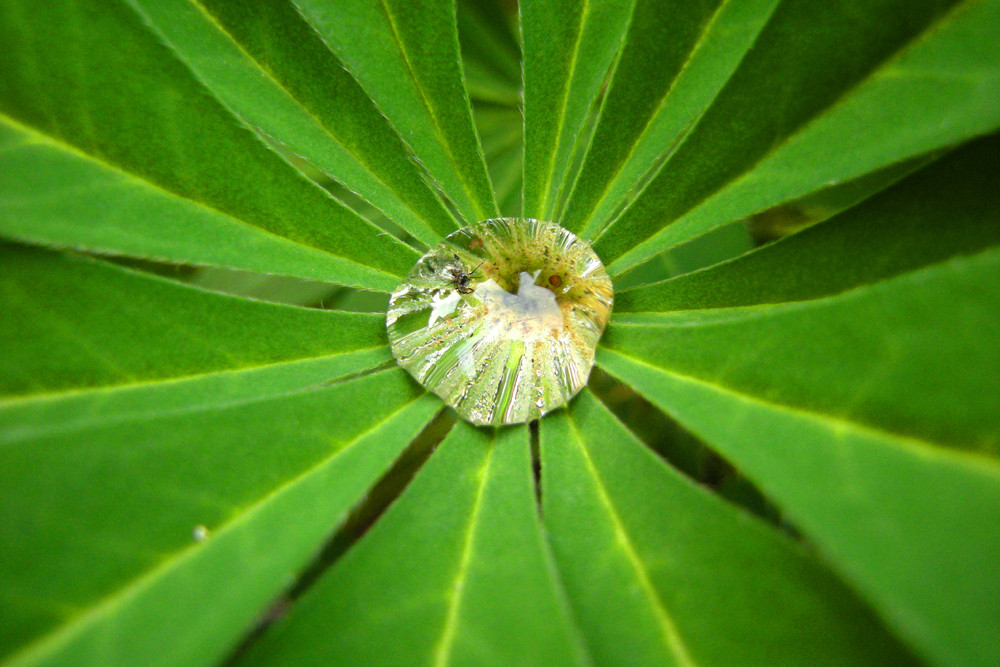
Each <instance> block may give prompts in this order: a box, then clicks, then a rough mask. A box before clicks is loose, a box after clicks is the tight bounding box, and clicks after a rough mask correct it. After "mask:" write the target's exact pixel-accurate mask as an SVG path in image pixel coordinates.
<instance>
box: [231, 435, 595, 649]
mask: <svg viewBox="0 0 1000 667" xmlns="http://www.w3.org/2000/svg"><path fill="white" fill-rule="evenodd" d="M494 438H496V440H497V441H496V442H492V441H493V439H494ZM517 545H520V548H518V546H517ZM546 561H547V557H546V555H545V552H544V547H543V542H542V536H541V532H540V527H539V525H538V519H537V511H536V509H535V507H534V498H533V493H532V489H531V480H530V463H529V457H528V442H527V432H526V429H524V428H520V429H507V430H505V431H502V432H500V433H499V434H498V435H494V434H492V433H490V432H489V431H485V430H476V429H474V428H473V427H471V426H469V425H468V424H466V423H464V422H459V423H458V424H457V425H456V426H455V428H454V429H453V430H452V432H451V434H449V436H448V438H446V440H445V441H444V443H442V445H441V446H440V447H439V448H438V450H437V451H436V452H435V454H434V456H433V457H432V458H431V459H430V461H428V463H427V464H426V466H425V467H424V469H423V470H422V471H421V472H420V473H419V474H418V476H417V478H416V479H415V480H414V481H413V482H412V484H411V485H410V487H409V488H408V489H407V491H406V492H404V494H403V496H402V497H401V498H400V499H399V501H398V502H396V503H395V504H394V505H393V506H392V507H391V508H390V509H389V510H388V512H387V513H386V515H385V516H384V517H383V519H382V520H381V521H380V522H379V523H378V524H376V525H375V527H374V528H373V529H372V530H371V532H369V534H368V536H366V538H364V539H363V540H362V541H361V542H360V543H359V544H358V545H356V547H355V548H354V549H353V550H352V551H351V552H349V553H348V554H347V556H345V558H344V560H343V561H341V562H340V563H339V564H337V565H336V566H335V567H334V569H333V570H332V571H331V572H330V573H329V574H328V575H326V577H325V580H324V581H322V582H321V583H320V584H319V585H318V586H317V587H316V588H315V589H313V591H311V592H310V594H309V596H307V598H306V599H303V600H302V601H301V603H300V605H299V606H298V607H297V609H296V610H294V611H293V612H292V613H291V614H290V615H289V617H288V618H287V619H286V620H285V621H283V622H281V623H279V624H278V625H277V626H276V627H275V628H274V629H273V630H272V631H271V632H270V633H269V634H268V636H265V637H264V638H263V640H262V641H261V642H259V643H257V644H256V645H255V646H254V647H253V648H254V649H255V650H256V651H255V652H254V651H253V650H252V651H251V654H250V656H249V660H248V662H249V663H250V664H255V663H261V662H265V663H269V662H270V661H273V660H275V659H277V660H280V661H281V662H283V663H285V664H300V663H302V662H310V661H316V660H323V659H325V658H328V657H331V656H337V657H338V659H344V658H347V659H349V660H353V659H361V660H362V661H363V662H364V663H365V664H393V663H398V662H399V661H400V660H405V661H411V662H412V661H416V660H420V661H427V662H433V663H435V664H441V665H443V664H451V663H453V662H454V663H467V662H478V663H481V664H509V662H510V659H511V658H513V659H514V660H515V661H517V662H522V661H525V660H527V661H529V662H537V664H578V663H579V662H581V660H582V656H581V654H580V652H579V648H578V646H576V644H575V641H574V637H573V631H572V629H571V626H570V622H569V620H568V617H567V616H566V614H565V609H563V608H562V605H561V603H560V601H559V599H558V597H557V593H556V589H555V584H554V582H553V580H552V573H551V571H550V569H549V566H547V565H546ZM400 563H404V564H405V563H413V565H410V566H405V565H404V566H403V567H400ZM417 564H419V565H417ZM528 581H530V582H531V584H530V585H528V584H527V582H528ZM515 582H524V583H523V584H522V583H518V584H517V585H514V584H515ZM345 587H346V589H345ZM335 591H336V592H335ZM348 591H350V592H348ZM352 600H363V601H364V604H363V605H362V606H360V607H359V606H358V605H356V604H354V603H353V602H352ZM320 628H321V629H322V632H321V634H319V635H317V634H316V630H317V629H320ZM375 638H385V639H386V641H376V640H375ZM389 638H392V641H389Z"/></svg>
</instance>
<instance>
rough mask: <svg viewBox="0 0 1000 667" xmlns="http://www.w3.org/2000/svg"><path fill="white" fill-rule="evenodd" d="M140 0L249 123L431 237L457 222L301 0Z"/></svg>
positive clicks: (158, 27) (145, 13)
mask: <svg viewBox="0 0 1000 667" xmlns="http://www.w3.org/2000/svg"><path fill="white" fill-rule="evenodd" d="M131 2H132V4H133V5H134V6H135V7H136V8H137V10H138V11H139V12H140V13H141V14H142V15H143V16H144V17H145V18H146V19H147V20H148V21H149V22H150V23H151V24H152V26H153V27H154V28H155V29H156V30H157V32H158V34H160V35H161V36H162V37H163V38H164V41H166V42H167V43H168V44H169V45H170V46H171V47H172V48H173V49H174V50H175V51H176V52H177V54H178V56H179V57H180V58H181V59H182V60H183V61H184V62H185V63H186V64H187V65H188V67H190V68H191V70H192V71H193V72H194V73H195V74H196V75H197V76H198V78H199V79H201V80H202V81H203V82H204V83H205V85H206V86H207V87H208V88H209V89H210V90H211V91H212V92H213V93H214V94H215V95H216V96H218V98H219V99H220V100H221V101H222V102H223V103H225V104H226V105H227V106H229V107H230V108H231V109H232V110H233V111H234V112H235V113H236V114H238V115H239V116H240V117H241V118H243V119H244V120H245V121H246V122H247V123H248V124H250V125H252V126H253V127H256V128H258V129H260V130H261V131H263V132H264V133H266V134H267V135H268V136H270V137H271V138H273V139H274V140H275V141H277V142H279V143H281V144H283V145H284V146H286V147H287V148H288V149H289V150H291V151H293V152H294V153H296V154H297V155H299V156H301V157H302V158H305V159H306V160H308V161H309V162H310V164H312V165H313V166H315V167H316V168H318V169H319V170H321V171H322V172H323V173H325V174H327V175H329V176H330V177H331V178H334V179H336V180H337V181H338V182H340V183H341V184H342V185H343V186H345V187H347V188H348V189H350V190H352V191H354V192H356V193H358V194H359V195H360V196H362V197H363V198H364V199H365V200H366V201H368V202H370V203H371V204H373V205H374V206H376V207H378V208H379V209H381V210H382V211H383V212H384V213H385V214H386V215H387V216H389V217H390V218H391V219H392V220H393V221H394V222H395V223H396V224H398V225H399V226H401V227H402V228H403V229H405V230H407V231H408V232H410V233H411V234H413V235H414V236H415V237H417V238H418V239H420V240H421V241H423V242H424V243H428V244H433V243H435V242H437V241H438V240H440V237H441V236H443V235H445V234H447V233H449V232H450V231H453V230H454V229H455V221H454V219H452V218H451V216H450V214H449V213H448V211H447V210H446V209H445V208H444V206H443V205H442V204H441V202H439V201H438V200H437V199H435V197H434V195H433V193H432V192H431V190H430V189H429V188H428V187H427V185H426V183H425V182H424V181H423V179H422V177H421V175H420V173H419V172H418V171H417V168H416V165H415V164H414V163H413V162H412V161H411V160H410V159H409V158H408V156H407V154H406V150H405V148H404V147H403V144H402V143H401V142H400V141H399V139H398V137H396V135H395V134H394V133H393V132H392V129H391V128H390V127H389V125H388V123H386V121H385V118H384V117H383V116H382V115H381V114H380V113H379V112H378V109H376V108H375V105H374V104H372V102H371V100H369V99H368V97H367V96H366V95H365V93H364V91H363V90H362V89H361V87H360V86H358V84H357V82H355V81H354V79H352V78H351V76H350V74H348V73H347V72H346V71H344V69H343V66H342V65H341V63H340V62H339V61H338V60H337V59H336V57H334V55H333V54H332V53H331V52H330V50H329V49H327V48H326V46H325V45H324V44H323V43H322V42H321V41H320V40H319V38H318V37H317V36H316V34H315V32H313V31H312V30H311V29H310V28H309V26H308V25H307V24H306V23H305V22H304V21H303V20H302V17H301V16H300V15H299V14H298V13H297V12H296V11H295V8H294V6H293V5H292V4H291V3H289V2H268V3H260V4H257V5H253V6H251V5H244V4H240V3H233V2H222V1H219V0H203V1H199V0H169V1H167V2H152V1H150V0H131Z"/></svg>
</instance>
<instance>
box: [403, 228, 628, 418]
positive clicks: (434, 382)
mask: <svg viewBox="0 0 1000 667" xmlns="http://www.w3.org/2000/svg"><path fill="white" fill-rule="evenodd" d="M612 301H613V290H612V287H611V280H610V278H608V274H607V272H606V271H605V270H604V265H603V264H601V260H600V259H598V257H597V255H595V254H594V251H593V250H591V248H590V246H589V245H588V244H587V243H586V242H584V241H582V240H580V239H578V238H577V237H576V236H574V235H573V234H571V233H570V232H568V231H566V230H565V229H563V228H562V227H560V226H558V225H556V224H553V223H551V222H541V221H538V220H531V219H519V218H497V219H495V220H487V221H485V222H482V223H479V224H476V225H472V226H471V227H466V228H464V229H460V230H459V231H457V232H454V233H452V234H450V235H448V238H446V239H445V240H444V242H442V243H440V244H439V245H437V246H436V247H434V248H431V249H430V250H429V251H428V252H427V253H426V254H425V255H424V256H423V257H421V258H420V260H419V261H417V263H416V265H415V266H414V267H413V269H412V270H411V271H410V273H409V275H408V276H407V277H406V280H405V281H404V282H403V283H402V284H401V285H400V286H399V287H398V288H397V289H396V291H395V292H393V294H392V298H391V299H390V301H389V312H388V314H387V316H386V324H387V326H388V329H389V342H390V344H391V345H392V353H393V355H394V356H395V357H396V360H397V361H398V362H399V365H400V366H402V367H403V368H405V369H406V370H407V371H409V372H410V374H412V375H413V377H415V378H416V379H417V381H419V382H420V383H421V384H423V385H424V386H425V387H427V389H429V390H430V391H433V392H434V393H435V394H437V395H438V396H440V397H441V398H442V399H443V400H444V401H445V403H447V404H448V405H450V406H452V407H453V408H455V410H456V411H457V412H458V414H459V415H461V416H462V417H463V418H464V419H466V420H468V421H470V422H472V423H474V424H479V425H487V424H490V425H500V424H518V423H522V422H526V421H530V420H532V419H535V418H537V417H540V416H542V415H544V414H545V413H547V412H549V411H551V410H553V409H555V408H557V407H559V406H561V405H563V404H564V403H566V402H567V401H568V400H569V399H570V398H572V397H573V396H574V395H575V394H576V393H577V392H578V391H579V390H580V389H581V388H582V387H583V386H584V385H585V384H586V383H587V378H588V377H589V375H590V369H591V368H592V367H593V365H594V351H595V349H596V348H597V341H598V340H599V339H600V337H601V334H602V333H603V332H604V327H605V325H606V324H607V322H608V318H609V316H610V315H611V306H612Z"/></svg>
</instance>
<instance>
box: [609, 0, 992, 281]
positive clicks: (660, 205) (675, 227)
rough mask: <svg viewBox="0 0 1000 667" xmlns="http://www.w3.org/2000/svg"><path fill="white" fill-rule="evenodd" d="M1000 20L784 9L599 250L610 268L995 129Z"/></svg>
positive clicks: (975, 12) (984, 10)
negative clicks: (726, 224) (999, 28)
mask: <svg viewBox="0 0 1000 667" xmlns="http://www.w3.org/2000/svg"><path fill="white" fill-rule="evenodd" d="M814 25H823V26H824V29H823V30H822V31H817V30H811V29H809V27H808V26H814ZM998 25H1000V5H997V4H996V3H995V2H991V1H990V0H964V1H961V2H954V1H951V0H926V1H922V2H916V3H914V2H905V3H903V2H896V1H895V0H885V1H882V2H872V3H865V4H863V5H856V6H855V5H852V9H851V11H849V12H848V11H843V12H833V11H831V10H830V7H829V5H821V4H814V3H792V2H788V3H784V4H782V5H781V6H780V7H779V8H778V9H777V10H776V11H775V13H774V14H773V16H772V18H771V21H770V22H769V24H768V25H767V26H766V27H765V28H764V30H763V31H762V32H761V34H760V36H759V37H758V39H757V42H756V45H755V47H754V48H753V49H751V51H750V52H749V53H748V54H747V56H746V58H744V60H743V62H742V63H741V65H740V67H739V68H738V69H737V71H736V72H735V73H734V74H733V76H732V78H731V79H730V80H729V82H728V83H727V85H726V87H725V88H724V89H723V91H722V92H721V93H720V94H719V96H718V98H717V99H716V100H715V103H714V104H713V106H712V108H710V109H709V110H708V111H706V113H705V115H704V116H703V117H702V118H701V120H700V122H699V124H698V126H697V127H696V128H695V129H694V130H692V131H691V133H690V134H689V135H688V137H687V139H686V140H685V141H684V142H683V143H682V144H681V145H680V147H678V149H677V151H676V152H675V153H674V154H673V155H672V156H671V157H670V159H669V161H668V162H667V164H666V165H665V166H664V167H663V168H662V170H661V171H660V172H659V173H658V174H657V176H656V178H655V179H654V180H653V181H652V182H651V183H650V184H649V185H648V186H647V187H646V188H645V190H644V191H643V192H642V193H641V194H639V196H638V198H637V199H636V200H635V202H634V203H633V204H632V205H631V206H630V207H629V208H628V209H626V210H625V211H624V212H623V213H622V215H621V216H619V217H618V218H617V219H616V220H615V221H614V222H613V223H612V224H611V226H610V227H608V228H607V231H606V232H605V233H604V235H602V236H601V237H600V239H599V240H598V241H597V242H596V243H595V246H594V247H595V250H596V251H597V253H598V254H599V255H600V256H601V258H602V259H603V260H604V261H605V263H606V264H609V265H610V266H609V268H610V270H611V272H612V274H617V273H620V272H621V271H623V270H625V269H627V268H628V267H630V266H634V265H635V264H637V263H639V262H641V261H642V260H643V259H646V258H648V257H650V256H652V255H654V254H656V253H657V252H659V251H661V250H663V249H665V248H667V247H669V246H670V245H673V244H675V243H678V242H681V241H684V240H687V239H690V238H693V237H695V236H698V235H700V234H703V233H705V232H706V231H708V230H709V229H712V228H713V227H715V226H718V225H720V224H724V223H726V222H728V221H731V220H737V219H739V218H741V217H744V216H747V215H750V214H752V213H755V212H757V211H760V210H763V209H765V208H768V207H770V206H773V205H775V204H779V203H781V202H783V201H788V200H789V199H793V198H795V197H800V196H802V195H804V194H807V193H808V192H811V191H814V190H817V189H820V188H823V187H826V186H828V185H830V184H831V183H838V182H843V181H846V180H850V179H854V178H857V177H859V176H861V175H863V174H865V173H868V172H871V171H874V170H877V169H880V168H882V167H885V166H887V165H890V164H893V163H895V162H899V161H902V160H905V159H909V158H912V157H914V156H917V155H920V154H922V153H925V152H928V151H932V150H936V149H939V148H942V147H946V146H949V145H951V144H954V143H957V142H960V141H963V140H965V139H968V138H970V137H973V136H976V135H977V134H983V133H986V132H990V131H992V130H993V129H995V128H996V127H997V126H998V125H1000V97H998V96H997V95H996V94H995V92H996V90H997V88H998V86H1000V65H998V63H1000V41H998V40H996V39H995V38H994V37H995V33H996V26H998Z"/></svg>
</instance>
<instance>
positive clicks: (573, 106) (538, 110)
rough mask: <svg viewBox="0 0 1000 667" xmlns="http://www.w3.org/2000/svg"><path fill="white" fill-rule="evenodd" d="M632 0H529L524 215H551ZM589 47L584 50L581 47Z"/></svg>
mask: <svg viewBox="0 0 1000 667" xmlns="http://www.w3.org/2000/svg"><path fill="white" fill-rule="evenodd" d="M632 5H633V1H632V0H614V1H611V2H601V1H597V0H595V1H591V0H587V1H585V2H583V3H577V2H532V1H530V0H529V1H528V2H524V3H522V4H521V5H520V12H521V33H522V42H523V47H522V48H523V53H524V56H523V58H524V65H523V71H524V151H525V153H524V215H525V216H527V217H529V218H538V219H542V220H549V219H550V218H551V216H552V214H553V210H554V208H555V204H556V201H555V197H556V194H557V192H558V189H559V187H560V185H561V184H562V181H563V178H564V176H565V173H566V170H567V169H568V167H569V162H570V158H571V157H572V153H573V149H574V146H575V143H576V141H575V140H576V137H577V136H578V135H579V133H580V131H581V130H582V128H583V125H584V123H585V121H586V117H587V114H588V112H589V111H590V109H591V107H592V106H593V104H594V102H595V100H596V99H597V96H598V94H599V93H600V87H601V84H602V82H603V80H604V77H605V74H606V72H607V71H608V68H609V67H611V65H612V62H613V60H614V58H615V56H616V54H617V51H618V45H619V39H620V35H621V33H622V32H623V31H624V29H625V26H626V24H627V22H628V21H629V18H630V16H631V13H632ZM581 53H584V54H586V57H581V56H580V54H581Z"/></svg>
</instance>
